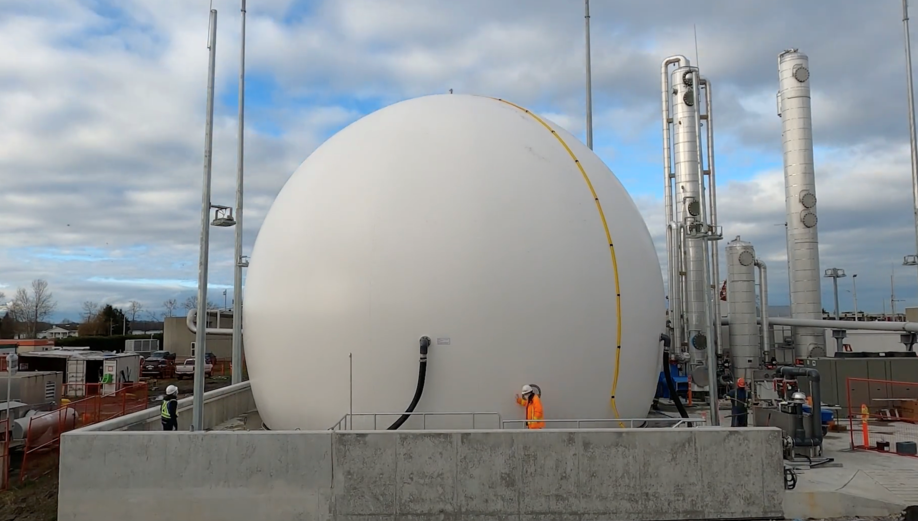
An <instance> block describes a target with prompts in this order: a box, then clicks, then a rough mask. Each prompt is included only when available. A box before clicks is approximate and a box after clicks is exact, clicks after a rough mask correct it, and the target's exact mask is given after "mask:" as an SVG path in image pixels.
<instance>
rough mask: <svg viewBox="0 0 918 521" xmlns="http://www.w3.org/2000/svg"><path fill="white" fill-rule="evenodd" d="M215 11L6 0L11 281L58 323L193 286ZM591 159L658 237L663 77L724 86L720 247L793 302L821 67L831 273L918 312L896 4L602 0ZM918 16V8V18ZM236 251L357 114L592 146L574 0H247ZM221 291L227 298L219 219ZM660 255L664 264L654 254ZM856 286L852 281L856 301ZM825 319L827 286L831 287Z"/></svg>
mask: <svg viewBox="0 0 918 521" xmlns="http://www.w3.org/2000/svg"><path fill="white" fill-rule="evenodd" d="M213 6H214V7H215V8H216V9H218V10H219V23H218V33H217V34H218V45H217V47H218V52H217V81H216V98H217V104H216V109H215V138H214V154H215V162H214V169H213V174H214V181H213V190H214V192H213V201H214V203H216V204H225V205H233V204H234V187H233V185H234V182H235V179H234V176H235V164H236V163H235V157H236V150H235V139H236V111H237V105H236V99H237V87H238V81H237V80H238V56H239V43H240V41H239V40H240V39H239V35H240V31H239V20H240V14H239V2H238V0H214V1H213ZM208 7H209V0H41V1H40V2H39V1H34V0H0V13H2V14H0V49H4V52H3V53H0V245H2V247H0V291H5V292H6V294H7V296H8V297H9V296H10V295H11V294H12V293H14V292H15V289H16V288H17V287H19V286H25V285H27V284H28V283H29V281H30V280H32V279H35V278H44V279H47V280H48V281H49V283H50V286H51V289H52V291H53V293H54V296H55V298H56V300H57V302H58V312H57V313H56V316H55V318H57V319H63V318H71V319H77V318H78V317H79V314H80V312H79V309H80V303H81V302H83V301H85V300H92V301H96V302H105V303H113V304H116V305H119V304H122V303H124V302H126V301H128V300H131V299H136V300H139V301H140V302H142V303H143V304H144V305H145V307H146V308H147V309H149V310H151V311H154V312H160V311H162V304H161V303H162V302H163V300H165V299H167V298H178V299H179V300H180V301H181V300H183V299H184V298H185V297H187V296H189V295H191V294H193V292H194V288H195V287H196V277H197V256H198V234H199V219H200V200H201V171H202V164H203V142H204V139H203V131H204V115H205V108H204V106H205V90H206V75H207V70H206V64H207V49H206V38H207V18H208ZM591 14H592V33H593V41H592V45H593V82H594V84H593V100H594V119H593V121H594V148H595V151H596V152H597V153H598V154H599V155H600V156H601V157H602V158H603V159H604V160H605V161H606V162H607V163H608V164H609V165H610V167H611V168H612V170H613V171H614V172H615V173H616V174H617V175H618V176H619V178H620V179H621V180H622V181H623V183H624V184H625V186H626V187H627V188H628V189H629V191H630V192H631V194H632V196H633V197H634V198H635V200H636V201H637V202H638V205H639V206H640V208H641V210H642V212H643V213H644V215H645V217H646V219H647V221H648V224H649V226H650V227H651V230H652V232H653V234H654V238H655V240H656V241H657V245H658V249H660V250H661V251H662V249H663V246H664V241H663V227H662V193H661V189H660V185H661V182H660V181H661V179H660V177H661V163H662V157H661V136H660V112H659V111H660V105H659V103H660V101H659V100H660V94H659V89H660V86H659V67H660V62H661V60H662V59H663V58H664V57H666V56H669V55H672V54H685V55H687V56H688V57H690V58H691V59H692V60H693V62H694V61H695V58H696V54H695V43H694V41H695V40H694V35H693V26H694V27H695V28H697V41H698V56H697V58H698V63H699V64H700V66H701V68H702V74H704V75H705V76H707V77H708V78H709V79H710V80H711V82H712V84H713V86H714V93H715V109H716V117H717V119H716V133H717V135H716V144H717V167H718V177H719V181H720V183H719V188H718V195H719V198H720V210H719V213H720V218H721V221H722V224H723V227H724V235H725V237H726V238H727V239H732V238H733V237H734V236H736V235H742V237H743V239H745V240H749V241H752V242H753V243H754V244H755V245H756V247H757V251H758V253H759V255H760V256H762V257H763V258H764V259H765V260H766V261H767V262H768V263H769V265H770V268H771V269H770V284H771V287H770V290H771V301H772V303H774V304H778V305H780V304H784V303H786V302H787V300H788V296H787V273H786V263H785V259H786V257H785V246H784V226H783V223H784V220H785V219H784V187H783V180H782V164H781V128H780V119H779V118H778V117H777V115H776V111H775V92H776V90H777V86H778V82H777V55H778V53H779V52H781V51H782V50H783V49H785V48H788V47H798V48H799V49H800V50H801V51H803V52H805V53H807V54H808V55H809V57H810V70H811V74H812V81H811V83H812V86H813V107H814V139H815V142H816V145H817V150H816V174H817V194H818V196H819V202H820V214H819V218H820V219H819V225H820V240H821V247H820V251H821V257H822V259H821V260H822V266H823V268H827V267H832V266H837V267H841V268H844V269H846V270H847V272H848V273H849V274H851V273H857V274H858V277H857V280H858V288H857V289H858V304H859V308H860V309H862V310H864V309H866V310H871V311H882V310H883V307H884V303H885V305H886V306H887V307H889V299H890V275H892V274H893V272H894V273H895V291H896V296H897V298H899V299H903V302H899V303H897V306H903V305H916V304H918V273H916V271H915V269H914V268H905V267H902V266H901V262H902V257H903V255H906V254H911V253H914V252H915V248H916V246H915V232H914V220H913V215H912V196H911V182H910V170H909V143H908V119H907V108H906V107H907V105H906V87H905V81H906V80H905V63H904V53H903V47H902V43H903V34H902V23H901V10H900V2H899V1H898V0H877V1H872V2H863V1H857V0H821V1H813V2H798V1H791V0H781V1H777V0H775V1H770V2H755V3H753V2H737V1H736V0H718V1H715V0H710V1H702V0H698V1H694V2H672V1H669V0H642V1H641V2H625V1H623V0H618V1H612V0H593V2H592V13H591ZM916 16H918V14H916ZM246 44H247V98H246V122H247V129H246V161H245V167H246V172H247V178H246V187H245V189H246V199H245V207H246V210H245V219H246V222H245V224H246V228H245V252H246V253H247V252H249V251H250V250H251V245H252V244H253V243H254V240H255V237H256V235H257V232H258V227H259V225H260V224H261V221H262V219H263V217H264V215H265V214H266V212H267V210H268V209H269V207H270V205H271V202H272V201H273V199H274V197H275V195H276V194H277V192H278V191H279V190H280V188H281V187H282V186H283V184H284V182H285V181H286V179H287V178H288V177H289V175H290V174H291V173H292V172H293V171H294V170H295V168H296V167H297V165H299V164H300V163H301V162H302V161H303V160H304V159H305V158H306V157H307V156H308V155H309V154H310V153H311V152H312V151H313V150H314V149H315V148H316V147H317V146H318V145H319V144H321V143H322V141H323V140H325V139H326V138H328V137H329V136H330V135H332V134H334V133H335V132H336V131H337V130H339V129H341V128H342V127H344V126H345V125H347V124H348V123H350V122H352V121H354V120H356V119H358V118H359V117H361V116H362V115H364V114H367V113H369V112H372V111H373V110H375V109H377V108H380V107H382V106H385V105H388V104H390V103H392V102H395V101H398V100H403V99H406V98H410V97H414V96H419V95H425V94H431V93H443V92H446V91H448V90H449V89H451V88H452V89H454V90H455V92H460V93H476V94H486V95H492V96H498V97H503V98H508V99H511V100H513V101H515V102H516V103H520V104H523V105H526V106H527V107H529V108H531V109H533V110H536V111H538V112H541V113H542V114H543V115H545V116H547V117H549V118H551V119H553V120H554V121H555V122H557V123H558V124H560V125H562V126H563V127H565V128H567V129H568V130H570V131H571V132H573V133H574V134H576V135H578V136H580V137H581V138H583V136H584V131H583V129H584V119H585V118H584V116H583V114H584V95H583V46H584V41H583V3H582V1H580V0H525V1H523V0H501V1H495V0H463V1H461V2H459V1H454V0H453V1H448V0H312V1H302V0H300V1H293V0H249V1H248V24H247V41H246ZM211 237H212V241H213V246H212V249H211V264H210V269H211V271H210V273H211V275H210V281H211V286H210V288H211V289H210V292H211V295H212V300H214V301H215V302H217V303H218V304H220V305H222V304H223V294H222V292H223V290H224V289H228V290H229V291H228V294H229V297H228V301H227V302H229V299H231V298H232V244H233V231H232V229H231V228H230V229H222V228H214V229H212V232H211ZM661 258H663V257H661ZM851 280H852V279H851V278H850V277H849V278H847V279H843V280H842V281H841V284H840V286H841V289H840V294H841V297H840V298H841V300H842V307H843V309H850V308H851V302H852V298H851V297H852V295H851V293H850V292H849V290H850V289H851ZM823 301H824V307H825V308H826V309H831V307H832V304H831V302H832V287H831V284H830V283H829V281H824V284H823Z"/></svg>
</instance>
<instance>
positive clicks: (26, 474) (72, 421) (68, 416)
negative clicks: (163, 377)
mask: <svg viewBox="0 0 918 521" xmlns="http://www.w3.org/2000/svg"><path fill="white" fill-rule="evenodd" d="M147 398H148V391H147V384H145V383H135V384H133V385H130V386H123V387H121V389H119V390H117V391H116V392H114V393H112V394H105V393H101V394H95V395H93V396H88V397H85V398H83V399H81V400H76V401H72V402H69V403H68V402H64V403H62V405H61V407H60V408H58V409H55V410H53V411H50V412H44V413H38V414H33V415H32V416H29V417H28V418H29V421H28V427H27V429H26V431H25V445H24V447H23V452H22V465H21V467H20V472H19V481H20V482H22V481H25V480H26V479H29V478H36V477H38V476H41V475H43V474H47V473H50V472H54V471H56V469H57V465H58V463H59V460H60V454H59V449H60V439H61V434H63V433H65V432H68V431H71V430H74V429H78V428H81V427H85V426H87V425H92V424H94V423H98V422H100V421H104V420H108V419H111V418H116V417H118V416H124V415H127V414H131V413H134V412H137V411H139V410H143V409H146V408H147Z"/></svg>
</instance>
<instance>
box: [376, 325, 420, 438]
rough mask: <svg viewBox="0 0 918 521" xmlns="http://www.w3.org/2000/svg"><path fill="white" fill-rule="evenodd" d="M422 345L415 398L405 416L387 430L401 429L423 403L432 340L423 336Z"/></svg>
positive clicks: (400, 417)
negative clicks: (422, 396)
mask: <svg viewBox="0 0 918 521" xmlns="http://www.w3.org/2000/svg"><path fill="white" fill-rule="evenodd" d="M420 343H421V361H420V363H419V364H418V385H417V387H416V388H415V390H414V398H412V399H411V403H410V404H408V409H406V410H405V414H403V415H401V416H399V417H398V419H397V420H395V422H394V423H392V425H390V426H389V428H388V429H386V430H389V431H394V430H397V429H398V428H399V427H401V426H402V424H403V423H405V422H406V421H408V418H409V417H411V413H413V412H414V408H415V407H417V406H418V402H419V401H421V395H422V394H423V393H424V380H425V379H426V378H427V349H428V348H429V347H430V338H429V337H426V336H422V337H421V342H420Z"/></svg>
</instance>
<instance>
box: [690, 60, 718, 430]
mask: <svg viewBox="0 0 918 521" xmlns="http://www.w3.org/2000/svg"><path fill="white" fill-rule="evenodd" d="M692 91H693V93H694V94H693V95H694V100H695V102H694V103H693V104H692V108H693V109H694V112H695V143H696V145H695V146H696V147H697V148H696V150H697V151H698V165H697V166H698V174H697V175H698V193H699V195H700V196H701V201H700V202H701V222H702V223H703V224H705V225H709V224H710V214H709V212H708V208H707V206H706V205H707V200H706V198H707V196H706V195H705V188H704V164H703V161H702V160H701V99H700V96H699V94H700V93H701V75H700V74H699V72H698V68H697V67H695V68H694V69H693V70H692ZM701 241H702V243H701V244H702V251H703V259H704V273H703V275H702V279H701V282H702V287H703V288H704V293H703V295H704V297H703V298H704V306H702V308H701V312H702V317H703V320H704V336H705V337H707V346H706V348H705V349H706V351H705V353H706V354H707V361H706V364H707V366H708V382H709V383H708V394H709V397H708V402H710V409H711V425H713V426H715V427H716V426H718V425H720V417H719V408H718V396H717V348H716V347H715V339H716V338H715V336H714V329H715V328H714V319H713V317H712V315H713V314H714V313H713V311H712V310H711V308H712V302H711V299H712V296H713V292H712V291H711V284H710V280H709V277H710V273H711V241H709V240H707V237H705V238H703V239H701ZM717 329H720V328H717Z"/></svg>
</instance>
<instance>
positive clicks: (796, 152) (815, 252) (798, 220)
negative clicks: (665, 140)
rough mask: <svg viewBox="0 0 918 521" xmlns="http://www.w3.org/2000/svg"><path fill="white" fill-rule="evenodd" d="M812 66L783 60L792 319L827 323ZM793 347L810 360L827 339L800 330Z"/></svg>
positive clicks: (790, 54)
mask: <svg viewBox="0 0 918 521" xmlns="http://www.w3.org/2000/svg"><path fill="white" fill-rule="evenodd" d="M808 66H809V59H808V58H807V56H806V55H805V54H803V53H801V52H797V49H790V50H786V51H784V52H782V53H781V54H780V55H779V56H778V77H779V80H780V90H779V91H778V116H780V117H781V126H782V134H783V141H784V187H785V201H786V208H787V256H788V262H789V264H790V287H791V316H793V317H794V318H804V319H813V320H818V319H821V318H822V294H821V287H820V282H821V278H820V272H819V240H818V233H817V228H816V224H817V222H818V219H817V217H816V176H815V174H814V171H813V119H812V114H811V109H810V81H809V79H810V71H809V67H808ZM794 344H795V346H796V356H797V358H805V357H807V356H809V355H810V352H811V351H812V350H813V349H814V348H822V351H823V352H825V336H824V335H823V332H822V331H821V330H819V329H814V328H805V327H797V328H795V329H794Z"/></svg>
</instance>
